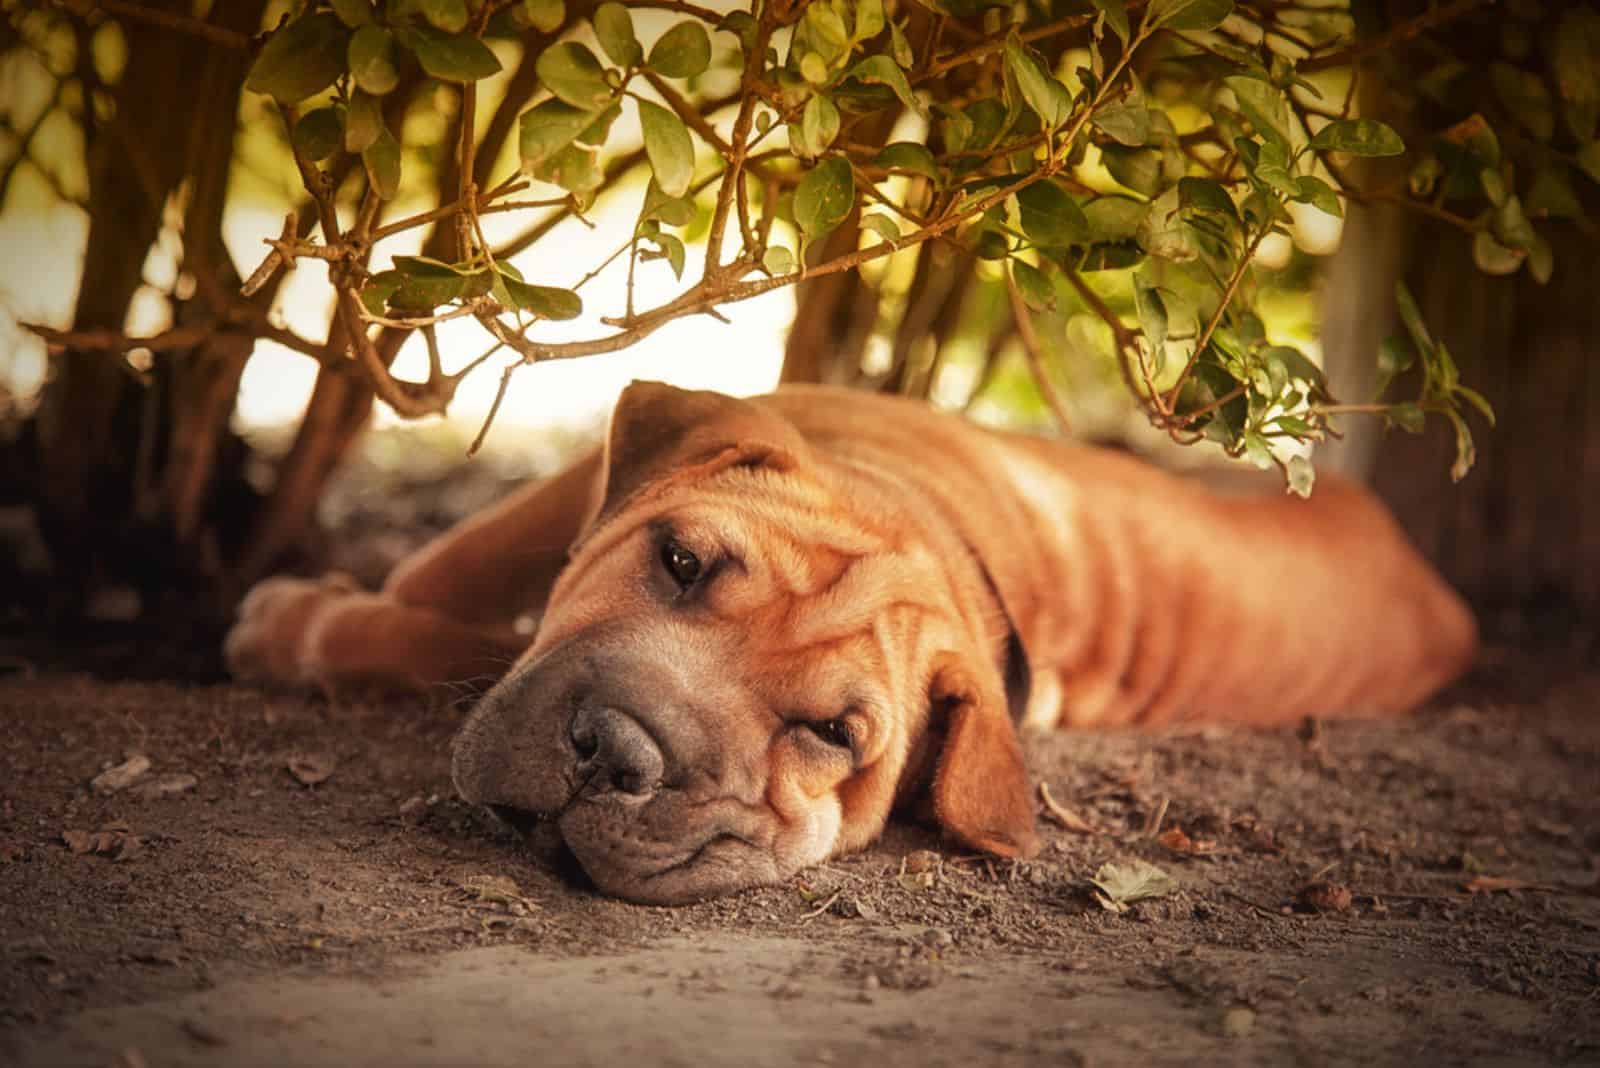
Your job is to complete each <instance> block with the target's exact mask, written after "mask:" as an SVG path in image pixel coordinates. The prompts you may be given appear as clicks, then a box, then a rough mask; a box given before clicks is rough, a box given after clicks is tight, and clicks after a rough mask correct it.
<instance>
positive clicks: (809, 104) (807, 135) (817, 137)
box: [795, 93, 839, 159]
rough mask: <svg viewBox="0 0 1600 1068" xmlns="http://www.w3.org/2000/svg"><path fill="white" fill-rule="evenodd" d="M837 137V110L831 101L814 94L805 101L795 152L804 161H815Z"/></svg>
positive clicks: (819, 94)
mask: <svg viewBox="0 0 1600 1068" xmlns="http://www.w3.org/2000/svg"><path fill="white" fill-rule="evenodd" d="M838 136H839V109H838V108H836V107H834V105H833V101H832V100H829V99H828V98H827V97H825V96H823V95H822V94H821V93H818V94H816V95H815V96H813V97H812V98H811V99H810V100H807V101H806V109H805V111H804V112H803V113H802V114H801V117H800V137H799V140H798V143H797V144H796V145H795V149H796V151H797V152H798V153H799V154H800V155H801V156H802V157H804V158H805V159H815V158H817V157H818V156H820V155H822V153H823V152H825V151H826V150H827V148H828V146H829V145H831V144H833V139H834V138H835V137H838Z"/></svg>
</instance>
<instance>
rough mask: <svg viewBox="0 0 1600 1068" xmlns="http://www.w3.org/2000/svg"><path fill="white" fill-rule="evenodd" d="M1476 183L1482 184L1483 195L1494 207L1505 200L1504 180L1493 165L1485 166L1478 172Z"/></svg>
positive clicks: (1499, 205)
mask: <svg viewBox="0 0 1600 1068" xmlns="http://www.w3.org/2000/svg"><path fill="white" fill-rule="evenodd" d="M1478 184H1479V185H1481V186H1483V195H1484V197H1485V198H1486V199H1487V200H1488V201H1489V203H1490V204H1493V205H1494V206H1495V207H1497V208H1498V207H1501V206H1503V205H1504V204H1505V202H1506V180H1505V179H1504V178H1502V177H1501V176H1500V172H1499V171H1497V170H1495V169H1494V168H1493V167H1485V168H1484V169H1483V170H1481V171H1479V172H1478Z"/></svg>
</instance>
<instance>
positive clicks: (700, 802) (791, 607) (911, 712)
mask: <svg viewBox="0 0 1600 1068" xmlns="http://www.w3.org/2000/svg"><path fill="white" fill-rule="evenodd" d="M601 478H602V480H603V481H602V482H601V484H600V485H598V486H597V487H596V492H595V495H594V504H593V511H594V515H593V517H592V519H590V520H589V521H588V523H587V524H586V526H585V529H584V532H583V534H582V535H581V537H580V538H579V540H578V542H577V544H576V545H575V546H574V547H573V550H572V554H571V560H570V563H569V564H568V565H567V567H566V569H565V570H564V571H563V572H562V574H561V576H560V578H559V580H558V581H557V583H556V585H555V588H554V590H553V591H552V593H551V596H550V599H549V603H548V606H547V608H546V611H545V615H544V618H543V620H542V622H541V624H540V629H539V633H538V636H537V639H536V640H535V642H534V644H533V646H532V647H531V648H530V649H529V650H528V652H527V653H526V655H524V656H523V657H522V658H521V660H520V661H519V662H518V663H517V664H516V666H515V667H514V668H513V669H512V670H511V672H510V673H509V674H508V675H507V677H506V678H505V679H504V680H503V681H502V682H501V683H500V684H499V685H498V686H496V687H495V688H494V689H493V690H492V691H491V692H490V693H489V694H487V695H486V696H485V698H484V699H483V701H482V703H481V704H480V705H479V707H478V708H477V710H476V711H475V712H474V714H473V715H472V717H471V719H470V720H469V721H468V722H467V724H466V725H465V727H464V728H463V729H462V731H461V734H460V735H459V736H458V738H457V739H456V742H455V759H454V763H455V779H456V784H457V787H458V788H459V789H460V791H461V794H462V796H463V797H465V798H466V799H467V800H469V801H473V802H477V803H482V804H485V805H488V806H490V807H491V808H492V809H493V810H495V811H496V812H498V813H499V814H501V815H502V816H504V817H505V818H507V820H508V822H512V823H513V824H523V823H526V822H528V821H530V820H533V819H544V820H552V821H554V822H555V824H556V826H557V827H558V828H559V831H560V834H561V837H562V839H563V840H564V841H565V843H566V845H567V847H568V848H569V849H570V850H571V852H572V853H573V855H574V856H576V858H577V859H578V861H579V862H580V863H581V864H582V865H583V867H584V869H585V870H586V871H587V872H588V874H589V876H590V877H591V878H592V879H593V880H594V882H595V884H596V885H597V886H598V887H600V888H601V889H602V890H605V891H607V892H609V893H613V894H616V895H619V896H621V897H625V898H629V899H632V900H635V901H644V902H657V903H672V902H681V901H688V900H694V899H698V898H705V897H711V896H714V895H717V894H721V893H726V892H729V891H731V890H736V889H739V888H741V887H746V886H752V885H757V884H761V883H769V882H773V881H775V880H778V879H782V878H784V877H786V876H788V875H790V874H791V873H793V872H795V871H797V870H799V869H800V868H802V867H805V866H807V865H810V864H814V863H817V862H819V861H821V860H823V859H825V858H827V857H829V856H831V855H834V854H837V853H840V852H844V851H847V850H850V849H854V848H858V847H860V846H862V845H864V844H866V843H867V842H869V841H871V840H872V839H874V838H875V837H877V835H878V834H879V833H880V832H881V831H882V830H883V827H884V824H885V822H886V821H887V819H888V817H889V813H890V810H891V808H892V807H894V805H895V804H896V802H897V801H900V802H911V801H918V802H919V803H921V802H923V801H931V803H932V810H933V814H934V816H935V818H936V819H937V820H938V822H939V823H940V824H941V825H942V826H943V827H944V828H945V830H946V831H947V832H948V833H950V834H951V835H953V836H954V837H955V838H956V839H958V840H960V841H961V842H963V843H965V844H967V845H970V846H974V847H977V848H981V849H985V850H988V851H991V852H994V853H997V854H1001V855H1008V856H1017V855H1026V854H1029V853H1031V852H1032V850H1033V848H1034V835H1033V806H1032V803H1031V800H1030V797H1029V793H1028V782H1027V775H1026V771H1025V769H1024V767H1023V763H1022V757H1021V752H1020V749H1019V747H1018V744H1017V739H1016V735H1015V733H1014V731H1013V728H1012V715H1011V711H1012V708H1011V706H1012V705H1014V704H1015V702H1016V701H1018V700H1025V697H1026V695H1025V690H1026V683H1025V679H1026V674H1025V672H1026V665H1025V662H1024V661H1023V659H1022V656H1021V649H1020V644H1019V643H1018V642H1017V641H1016V639H1015V636H1014V635H1010V636H1009V640H1008V635H1007V631H1006V628H1005V627H1004V626H1003V625H997V622H996V615H997V614H998V613H1002V612H1003V608H1002V607H1001V606H1000V605H999V601H998V598H997V596H996V594H995V593H994V591H993V589H992V587H990V586H989V585H988V583H987V582H986V581H985V578H984V576H985V572H984V570H983V567H982V564H981V561H979V560H977V559H976V557H975V556H974V553H973V550H972V549H970V548H969V547H968V546H967V545H966V544H965V542H963V541H962V540H961V539H960V538H959V537H955V536H953V535H952V534H951V533H950V532H949V531H943V530H941V529H940V528H939V527H938V526H937V525H930V524H927V523H925V522H923V521H922V520H921V519H920V518H919V517H918V516H915V515H900V514H885V513H884V511H883V509H884V507H885V505H884V503H883V501H882V499H881V498H880V497H879V496H878V495H877V494H875V492H874V491H873V487H872V485H871V484H870V482H864V481H863V480H862V478H859V477H858V478H843V477H840V476H839V474H838V472H837V471H836V470H834V469H832V468H830V467H829V466H828V465H826V464H824V463H821V462H818V461H817V460H816V459H815V458H814V457H813V456H812V454H811V450H810V448H809V446H808V444H807V442H806V441H805V440H804V439H803V438H802V436H801V434H800V433H799V432H798V431H797V430H796V428H795V427H794V426H793V425H792V424H791V423H790V422H788V421H787V420H785V419H784V418H783V417H782V416H781V415H779V414H778V413H776V412H775V411H773V410H772V409H770V408H768V407H765V406H763V405H761V404H759V403H752V402H747V401H741V400H734V399H731V398H728V397H723V396H719V395H716V394H710V393H690V392H685V391H682V390H678V389H673V388H671V387H668V386H664V385H659V384H655V383H635V384H634V385H632V386H630V387H629V388H628V390H627V391H626V392H625V393H624V394H623V396H622V399H621V401H620V402H619V403H618V406H617V409H616V412H615V414H614V416H613V418H612V424H611V429H610V433H609V435H608V439H607V443H606V452H605V457H604V462H603V463H602V464H601ZM997 635H998V637H997ZM1019 680H1021V681H1022V685H1021V686H1018V685H1017V683H1018V681H1019ZM1008 690H1009V691H1010V692H1009V694H1008Z"/></svg>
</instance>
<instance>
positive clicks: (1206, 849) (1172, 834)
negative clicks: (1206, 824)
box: [1156, 827, 1217, 857]
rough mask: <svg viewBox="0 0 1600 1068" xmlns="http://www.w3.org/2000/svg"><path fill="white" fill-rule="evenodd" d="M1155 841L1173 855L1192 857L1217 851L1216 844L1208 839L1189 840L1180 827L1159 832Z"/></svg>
mask: <svg viewBox="0 0 1600 1068" xmlns="http://www.w3.org/2000/svg"><path fill="white" fill-rule="evenodd" d="M1156 841H1158V842H1160V843H1161V844H1162V845H1164V846H1166V847H1167V848H1168V849H1170V850H1172V851H1173V852H1174V853H1185V854H1188V855H1189V856H1194V857H1199V856H1204V855H1205V854H1207V853H1215V852H1216V851H1217V843H1216V842H1214V841H1212V840H1211V839H1209V838H1190V837H1189V835H1188V834H1187V833H1186V832H1185V831H1184V829H1183V828H1182V827H1168V828H1167V829H1166V830H1164V831H1162V832H1161V834H1160V835H1159V836H1158V837H1157V838H1156Z"/></svg>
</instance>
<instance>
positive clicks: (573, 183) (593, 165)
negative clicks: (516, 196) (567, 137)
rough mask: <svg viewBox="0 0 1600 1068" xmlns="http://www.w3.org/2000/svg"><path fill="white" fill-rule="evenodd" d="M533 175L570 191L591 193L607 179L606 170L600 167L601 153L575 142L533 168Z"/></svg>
mask: <svg viewBox="0 0 1600 1068" xmlns="http://www.w3.org/2000/svg"><path fill="white" fill-rule="evenodd" d="M531 173H532V175H533V176H534V177H535V178H537V179H539V181H541V182H550V183H552V184H554V185H559V186H560V187H561V188H563V189H565V190H566V191H567V192H569V193H580V194H582V193H590V192H593V191H594V190H595V189H598V188H599V187H600V183H601V182H603V181H605V178H606V175H605V171H603V170H601V168H600V153H598V152H596V151H595V150H594V149H592V148H584V147H583V146H582V145H579V144H577V143H573V144H570V145H568V146H567V147H566V148H563V149H562V150H561V151H559V152H557V153H556V154H555V155H553V156H551V157H550V158H549V159H547V160H545V161H544V162H543V163H541V164H539V165H538V166H536V167H533V168H531Z"/></svg>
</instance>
